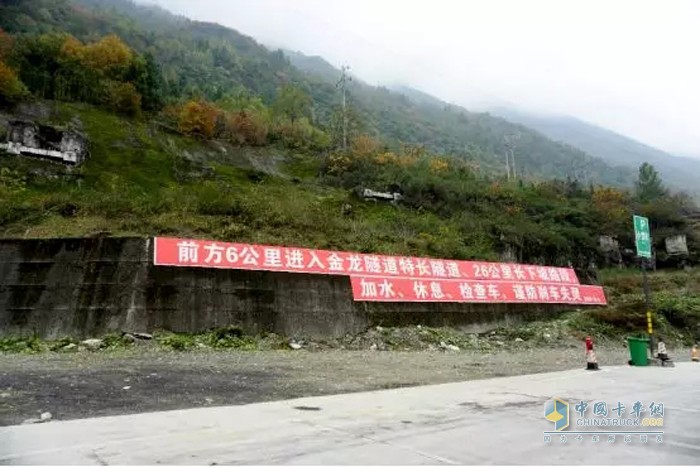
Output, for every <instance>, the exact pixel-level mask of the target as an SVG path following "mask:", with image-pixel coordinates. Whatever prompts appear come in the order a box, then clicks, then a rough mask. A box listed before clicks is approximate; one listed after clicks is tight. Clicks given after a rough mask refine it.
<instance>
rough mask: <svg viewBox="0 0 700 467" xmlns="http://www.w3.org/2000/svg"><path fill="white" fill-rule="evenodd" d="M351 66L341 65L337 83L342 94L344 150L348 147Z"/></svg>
mask: <svg viewBox="0 0 700 467" xmlns="http://www.w3.org/2000/svg"><path fill="white" fill-rule="evenodd" d="M349 69H350V67H349V66H347V65H343V66H341V67H340V80H338V82H337V83H336V87H340V90H341V93H342V94H341V95H342V109H343V110H342V111H343V122H342V125H343V151H347V149H348V112H347V82H348V81H352V78H350V77H349V76H348V70H349Z"/></svg>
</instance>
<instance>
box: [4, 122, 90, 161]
mask: <svg viewBox="0 0 700 467" xmlns="http://www.w3.org/2000/svg"><path fill="white" fill-rule="evenodd" d="M0 147H3V148H4V149H5V150H6V151H7V152H9V153H10V154H16V155H23V156H28V157H39V158H45V159H49V160H53V161H56V162H61V163H64V164H68V165H79V164H82V163H83V162H84V161H85V158H86V157H87V154H88V141H87V138H86V137H85V136H84V135H83V134H82V133H80V132H78V131H76V130H63V129H59V128H56V127H53V126H48V125H40V124H38V123H35V122H32V121H25V120H13V121H10V122H9V123H8V129H7V142H6V143H3V144H2V145H0Z"/></svg>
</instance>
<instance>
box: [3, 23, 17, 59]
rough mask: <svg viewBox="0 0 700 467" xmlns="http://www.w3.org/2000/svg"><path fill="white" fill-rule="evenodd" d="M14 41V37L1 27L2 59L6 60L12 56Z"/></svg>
mask: <svg viewBox="0 0 700 467" xmlns="http://www.w3.org/2000/svg"><path fill="white" fill-rule="evenodd" d="M14 43H15V40H14V38H13V37H12V36H11V35H9V34H8V33H6V32H5V31H3V30H2V29H0V60H6V59H7V57H9V56H10V53H11V52H12V47H13V46H14Z"/></svg>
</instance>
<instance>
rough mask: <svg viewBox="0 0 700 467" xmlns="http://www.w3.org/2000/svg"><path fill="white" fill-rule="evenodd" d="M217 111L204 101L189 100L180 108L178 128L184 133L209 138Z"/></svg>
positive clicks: (212, 134)
mask: <svg viewBox="0 0 700 467" xmlns="http://www.w3.org/2000/svg"><path fill="white" fill-rule="evenodd" d="M218 116H219V112H218V110H217V109H216V107H214V106H213V105H211V104H209V103H208V102H204V101H189V102H188V103H187V104H185V105H184V106H183V107H182V109H181V110H180V114H179V116H178V128H179V129H180V131H182V132H183V133H185V134H188V135H191V136H200V137H203V138H211V137H213V136H214V129H215V127H216V120H217V118H218Z"/></svg>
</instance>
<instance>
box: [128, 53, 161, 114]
mask: <svg viewBox="0 0 700 467" xmlns="http://www.w3.org/2000/svg"><path fill="white" fill-rule="evenodd" d="M129 75H130V76H129V78H130V80H131V81H133V83H134V85H135V86H136V90H137V91H138V93H139V94H140V95H141V106H142V107H143V110H160V109H162V108H163V87H164V85H163V76H162V74H161V71H160V67H159V66H158V63H156V61H155V59H154V58H153V55H151V54H150V53H146V54H145V55H144V56H143V57H136V58H135V59H134V60H133V63H132V65H131V70H130V72H129Z"/></svg>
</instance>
